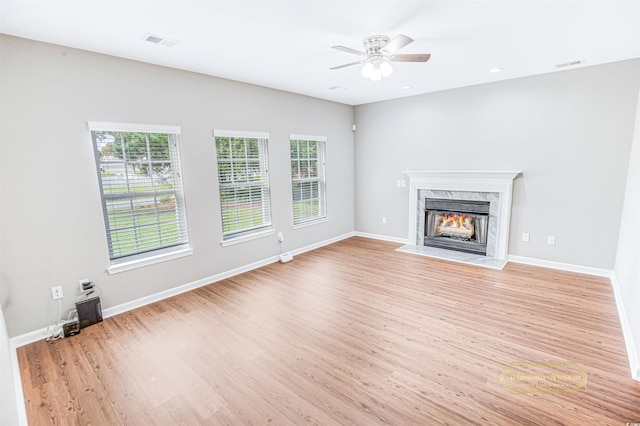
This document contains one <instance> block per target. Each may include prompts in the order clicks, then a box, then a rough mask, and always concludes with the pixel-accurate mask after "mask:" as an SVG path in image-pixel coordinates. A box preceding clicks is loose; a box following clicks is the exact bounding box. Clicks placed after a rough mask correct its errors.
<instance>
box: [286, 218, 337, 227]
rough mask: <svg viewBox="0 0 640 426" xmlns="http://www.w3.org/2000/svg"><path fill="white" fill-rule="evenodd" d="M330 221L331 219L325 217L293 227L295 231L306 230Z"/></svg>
mask: <svg viewBox="0 0 640 426" xmlns="http://www.w3.org/2000/svg"><path fill="white" fill-rule="evenodd" d="M328 221H329V218H327V217H323V218H320V219H314V220H309V221H307V222H301V223H296V224H295V225H293V229H298V228H305V227H307V226H312V225H317V224H319V223H324V222H328Z"/></svg>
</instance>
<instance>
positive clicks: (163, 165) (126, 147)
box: [92, 130, 187, 260]
mask: <svg viewBox="0 0 640 426" xmlns="http://www.w3.org/2000/svg"><path fill="white" fill-rule="evenodd" d="M92 136H93V141H94V149H95V151H96V163H97V166H98V168H99V176H100V187H101V195H102V203H103V211H104V218H105V227H106V229H107V240H108V245H109V255H110V257H111V259H112V260H113V259H119V258H123V257H127V256H131V255H134V254H139V253H145V252H149V251H153V250H158V249H162V248H167V247H172V246H176V245H180V244H185V243H186V242H187V230H186V218H185V213H184V204H183V200H182V185H181V178H180V169H179V161H178V138H177V135H175V134H168V133H144V132H121V131H104V130H100V131H93V132H92Z"/></svg>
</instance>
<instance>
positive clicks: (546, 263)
mask: <svg viewBox="0 0 640 426" xmlns="http://www.w3.org/2000/svg"><path fill="white" fill-rule="evenodd" d="M507 260H508V261H509V262H514V263H523V264H525V265H533V266H540V267H543V268H551V269H559V270H561V271H567V272H577V273H579V274H587V275H595V276H598V277H606V278H611V274H612V271H610V270H608V269H601V268H592V267H590V266H582V265H574V264H571V263H562V262H554V261H551V260H543V259H534V258H532V257H523V256H514V255H512V254H510V255H508V256H507Z"/></svg>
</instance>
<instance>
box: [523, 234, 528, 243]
mask: <svg viewBox="0 0 640 426" xmlns="http://www.w3.org/2000/svg"><path fill="white" fill-rule="evenodd" d="M522 241H524V242H525V243H528V242H529V233H528V232H523V233H522Z"/></svg>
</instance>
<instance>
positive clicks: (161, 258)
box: [107, 247, 193, 275]
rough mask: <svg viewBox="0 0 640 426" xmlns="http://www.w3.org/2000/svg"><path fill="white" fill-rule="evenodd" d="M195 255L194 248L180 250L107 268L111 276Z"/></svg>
mask: <svg viewBox="0 0 640 426" xmlns="http://www.w3.org/2000/svg"><path fill="white" fill-rule="evenodd" d="M192 254H193V249H192V248H188V247H187V248H180V249H178V250H175V251H171V252H168V253H163V254H157V255H155V256H149V257H144V258H142V259H136V260H131V261H129V262H122V263H115V264H113V265H111V266H109V267H108V268H107V272H109V274H110V275H113V274H118V273H120V272H125V271H130V270H132V269H137V268H142V267H144V266H149V265H154V264H156V263H161V262H166V261H169V260H173V259H179V258H181V257H185V256H191V255H192Z"/></svg>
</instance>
